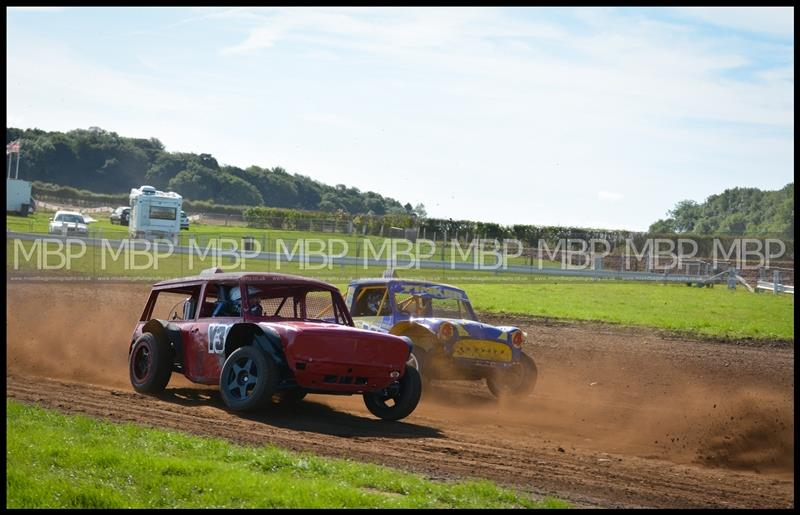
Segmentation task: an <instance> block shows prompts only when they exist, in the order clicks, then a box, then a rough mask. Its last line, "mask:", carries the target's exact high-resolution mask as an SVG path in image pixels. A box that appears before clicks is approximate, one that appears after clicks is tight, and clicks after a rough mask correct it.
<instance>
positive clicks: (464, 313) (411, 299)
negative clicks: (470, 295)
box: [394, 293, 477, 320]
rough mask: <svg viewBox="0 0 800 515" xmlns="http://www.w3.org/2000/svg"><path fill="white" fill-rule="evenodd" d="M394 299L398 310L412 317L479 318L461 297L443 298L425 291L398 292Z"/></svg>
mask: <svg viewBox="0 0 800 515" xmlns="http://www.w3.org/2000/svg"><path fill="white" fill-rule="evenodd" d="M394 300H395V305H396V306H397V309H398V311H399V312H400V313H401V314H405V315H408V316H410V317H412V318H453V319H457V320H477V318H476V317H475V313H474V312H473V311H472V309H471V306H470V305H469V304H468V303H466V302H464V301H463V300H461V299H452V298H451V299H442V298H436V297H433V296H431V295H427V294H425V293H422V294H411V293H397V294H395V299H394Z"/></svg>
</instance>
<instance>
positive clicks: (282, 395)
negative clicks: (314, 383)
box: [272, 388, 307, 407]
mask: <svg viewBox="0 0 800 515" xmlns="http://www.w3.org/2000/svg"><path fill="white" fill-rule="evenodd" d="M306 394H307V392H305V391H304V390H301V389H299V388H295V389H294V390H284V391H282V392H277V393H275V394H273V395H272V402H273V404H276V405H278V406H282V407H283V406H294V405H295V404H297V403H298V402H300V401H302V400H303V399H304V398H305V396H306Z"/></svg>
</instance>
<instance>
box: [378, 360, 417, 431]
mask: <svg viewBox="0 0 800 515" xmlns="http://www.w3.org/2000/svg"><path fill="white" fill-rule="evenodd" d="M421 394H422V380H421V379H420V376H419V372H417V369H415V368H413V367H408V366H407V367H406V372H405V374H403V377H401V378H400V380H399V381H398V382H397V383H395V384H393V385H390V386H389V387H387V388H384V389H383V390H380V391H377V392H370V393H365V394H364V404H366V406H367V409H368V410H369V412H370V413H372V414H373V415H375V416H376V417H378V418H382V419H383V420H400V419H401V418H405V417H407V416H409V415H410V414H411V412H412V411H414V408H416V407H417V404H418V403H419V397H420V395H421Z"/></svg>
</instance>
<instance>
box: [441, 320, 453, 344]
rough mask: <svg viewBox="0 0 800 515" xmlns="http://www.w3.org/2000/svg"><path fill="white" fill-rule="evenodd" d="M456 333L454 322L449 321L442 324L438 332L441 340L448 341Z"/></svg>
mask: <svg viewBox="0 0 800 515" xmlns="http://www.w3.org/2000/svg"><path fill="white" fill-rule="evenodd" d="M455 333H456V329H455V327H453V324H448V323H447V322H445V323H443V324H442V325H441V326H439V332H438V333H437V336H438V337H439V339H440V340H445V341H447V340H450V339H451V338H452V337H453V335H454V334H455Z"/></svg>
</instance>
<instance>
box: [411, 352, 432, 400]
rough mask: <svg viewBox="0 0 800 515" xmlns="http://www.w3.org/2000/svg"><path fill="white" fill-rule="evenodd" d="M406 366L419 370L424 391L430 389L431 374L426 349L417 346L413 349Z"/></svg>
mask: <svg viewBox="0 0 800 515" xmlns="http://www.w3.org/2000/svg"><path fill="white" fill-rule="evenodd" d="M406 365H407V366H410V367H412V368H415V369H417V372H419V377H420V380H421V381H422V388H423V390H424V389H426V388H428V386H429V385H430V382H431V374H430V371H429V370H428V365H429V361H428V352H427V351H426V350H425V349H421V348H419V347H416V346H415V347H414V348H413V349H411V354H410V355H409V357H408V361H407V362H406Z"/></svg>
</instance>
